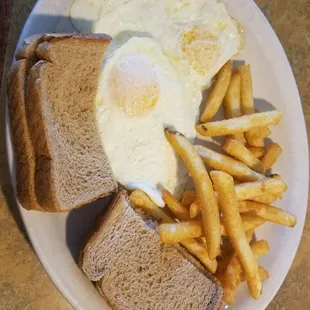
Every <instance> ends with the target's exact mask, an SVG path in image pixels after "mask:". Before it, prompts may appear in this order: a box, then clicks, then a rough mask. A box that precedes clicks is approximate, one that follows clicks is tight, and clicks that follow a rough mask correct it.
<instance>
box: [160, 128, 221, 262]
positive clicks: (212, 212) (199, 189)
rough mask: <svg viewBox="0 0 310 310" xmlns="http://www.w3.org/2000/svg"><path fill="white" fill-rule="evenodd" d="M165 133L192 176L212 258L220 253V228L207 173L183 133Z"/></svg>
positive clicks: (215, 202)
mask: <svg viewBox="0 0 310 310" xmlns="http://www.w3.org/2000/svg"><path fill="white" fill-rule="evenodd" d="M165 134H166V137H167V139H168V141H169V142H170V144H171V145H172V147H173V148H174V150H175V151H176V152H177V154H178V155H179V156H180V157H181V158H182V159H183V161H184V163H185V165H186V166H187V169H188V170H189V173H190V174H191V176H192V178H193V181H194V184H195V189H196V194H197V198H198V199H199V201H200V204H201V205H200V206H201V212H202V220H203V224H204V233H205V237H206V239H207V245H208V253H209V256H210V258H211V259H214V258H216V256H217V255H218V254H219V253H220V243H221V228H220V214H219V209H218V206H217V201H216V198H215V195H214V191H213V186H212V182H211V180H210V177H209V174H208V172H207V170H206V168H205V165H204V163H203V161H202V159H201V158H200V156H199V155H198V153H197V152H196V150H195V148H194V146H193V145H192V144H191V143H190V142H189V141H188V140H187V139H186V138H185V136H184V135H182V134H181V133H179V132H176V131H171V130H169V129H165Z"/></svg>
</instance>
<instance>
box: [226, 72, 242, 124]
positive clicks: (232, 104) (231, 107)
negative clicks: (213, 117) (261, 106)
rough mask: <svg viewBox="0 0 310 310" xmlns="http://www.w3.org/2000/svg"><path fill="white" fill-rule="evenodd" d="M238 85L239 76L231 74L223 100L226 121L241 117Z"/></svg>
mask: <svg viewBox="0 0 310 310" xmlns="http://www.w3.org/2000/svg"><path fill="white" fill-rule="evenodd" d="M240 83H241V77H240V74H238V73H235V74H233V75H232V76H231V80H230V83H229V86H228V89H227V92H226V95H225V97H224V100H223V107H224V113H225V118H226V119H229V118H234V117H239V116H241V115H242V113H241V106H240Z"/></svg>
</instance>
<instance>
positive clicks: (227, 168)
mask: <svg viewBox="0 0 310 310" xmlns="http://www.w3.org/2000/svg"><path fill="white" fill-rule="evenodd" d="M195 148H196V150H197V152H198V154H199V155H200V156H201V158H202V160H203V161H204V163H205V164H206V165H207V166H209V167H211V168H213V169H215V170H219V171H224V172H227V173H228V174H230V175H232V176H233V177H234V178H236V179H238V180H240V181H243V182H247V181H257V180H262V179H265V178H266V177H265V176H264V175H262V174H259V173H257V172H255V171H253V170H252V169H250V168H249V167H248V166H246V165H245V164H243V163H241V162H240V161H238V160H235V159H233V158H231V157H229V156H226V155H223V154H220V153H217V152H215V151H212V150H210V149H208V148H206V147H203V146H201V145H196V146H195Z"/></svg>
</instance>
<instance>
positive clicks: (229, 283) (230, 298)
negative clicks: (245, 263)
mask: <svg viewBox="0 0 310 310" xmlns="http://www.w3.org/2000/svg"><path fill="white" fill-rule="evenodd" d="M241 273H242V268H241V265H240V263H239V260H238V257H237V255H233V256H232V257H231V259H230V261H229V263H228V266H227V268H226V271H225V274H224V301H225V302H226V303H227V304H228V305H230V306H231V305H232V304H233V303H234V301H235V294H236V289H237V287H238V285H239V283H240V282H241Z"/></svg>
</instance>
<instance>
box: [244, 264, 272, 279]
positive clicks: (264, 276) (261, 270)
mask: <svg viewBox="0 0 310 310" xmlns="http://www.w3.org/2000/svg"><path fill="white" fill-rule="evenodd" d="M258 273H259V277H260V279H261V280H262V281H265V280H267V279H269V278H270V276H269V272H268V271H267V270H266V269H265V268H263V267H261V266H259V267H258ZM240 280H241V282H244V281H246V279H245V276H244V273H243V272H242V273H241V275H240Z"/></svg>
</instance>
